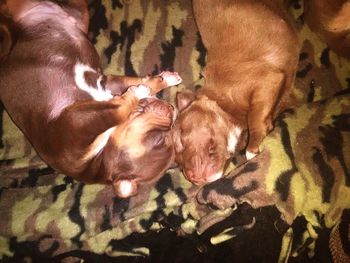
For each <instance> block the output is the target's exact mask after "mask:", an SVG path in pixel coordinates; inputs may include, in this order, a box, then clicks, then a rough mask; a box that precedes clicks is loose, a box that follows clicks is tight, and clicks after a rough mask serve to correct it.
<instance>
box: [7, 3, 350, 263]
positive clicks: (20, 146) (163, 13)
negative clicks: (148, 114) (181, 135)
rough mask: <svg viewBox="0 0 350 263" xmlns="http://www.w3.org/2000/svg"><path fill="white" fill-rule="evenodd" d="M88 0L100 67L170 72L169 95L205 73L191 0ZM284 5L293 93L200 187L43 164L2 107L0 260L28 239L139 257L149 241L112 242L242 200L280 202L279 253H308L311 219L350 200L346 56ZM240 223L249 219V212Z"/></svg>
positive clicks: (334, 218) (207, 219)
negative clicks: (252, 148)
mask: <svg viewBox="0 0 350 263" xmlns="http://www.w3.org/2000/svg"><path fill="white" fill-rule="evenodd" d="M89 8H90V13H91V25H90V35H89V37H90V39H91V40H92V41H93V43H94V44H95V46H96V49H97V51H98V53H99V54H100V56H101V63H102V66H103V68H104V69H105V72H106V73H107V74H121V75H124V74H125V75H145V74H149V73H158V72H160V71H161V70H174V71H177V72H179V74H180V75H181V76H182V78H183V83H182V84H181V85H179V86H178V87H172V88H170V89H168V90H166V91H164V92H163V94H162V97H163V98H164V99H166V100H168V101H170V102H172V103H173V101H174V95H175V94H176V92H177V91H179V90H183V89H186V88H189V89H192V88H193V87H194V86H195V85H196V84H197V83H201V81H202V80H201V79H200V71H201V68H202V67H203V66H204V65H205V49H204V47H203V45H202V43H201V40H200V37H199V34H198V33H197V29H196V26H195V23H194V21H193V14H192V9H191V2H190V1H188V0H177V1H172V0H170V1H161V0H147V1H141V0H129V1H126V0H124V1H118V0H116V1H112V0H96V1H90V4H89ZM290 10H291V12H292V14H293V16H294V18H295V21H296V23H297V26H298V29H299V36H300V41H302V43H303V47H302V51H301V54H300V63H299V68H298V72H297V78H296V83H295V90H296V96H297V98H298V99H299V101H300V104H298V106H297V107H296V108H294V109H292V110H290V111H288V112H286V113H285V114H283V116H281V117H280V118H279V119H278V120H277V121H276V128H275V129H274V131H273V132H272V133H271V134H270V135H269V136H268V137H267V138H266V139H265V140H264V142H263V145H262V152H261V153H260V154H259V155H258V156H257V157H256V158H254V159H252V160H250V161H249V162H247V163H245V164H244V165H241V166H239V167H238V168H236V169H233V167H234V165H233V164H232V172H231V173H230V174H229V175H228V176H227V177H225V178H222V179H220V180H218V181H216V182H214V183H211V184H208V185H206V186H204V187H202V188H198V187H195V186H192V185H191V184H190V183H189V182H187V181H186V180H185V179H184V177H183V176H182V174H181V172H180V171H179V170H178V169H172V170H169V171H168V172H167V173H166V174H165V175H164V177H162V178H161V179H160V181H159V182H157V183H156V185H155V186H154V187H152V188H148V187H147V188H146V187H144V188H142V187H141V189H140V193H139V195H138V196H136V197H133V198H130V199H126V200H121V199H118V198H115V197H114V195H113V190H112V188H111V187H110V186H104V185H84V184H81V183H79V182H76V181H74V180H72V179H70V178H68V177H66V176H64V175H63V174H59V173H57V172H55V171H53V170H52V169H51V168H49V167H47V166H46V165H45V164H44V163H43V162H42V161H41V160H40V158H39V157H38V156H37V155H36V154H35V151H34V150H33V148H32V147H31V145H30V144H29V143H28V141H27V140H26V139H25V138H24V137H23V135H22V134H21V132H20V131H19V130H18V129H17V128H16V126H15V125H14V124H13V123H12V122H11V120H10V118H9V117H8V115H7V114H6V112H5V111H4V109H3V108H1V119H0V121H1V126H0V135H1V138H0V159H1V162H0V172H1V178H0V260H1V259H9V258H11V257H13V256H14V255H16V249H17V248H18V247H19V246H24V244H29V243H30V244H31V245H32V246H35V248H36V249H37V251H38V253H42V255H43V256H44V257H48V258H49V257H54V256H58V255H62V254H63V253H66V252H69V251H77V250H79V251H89V252H92V253H95V254H98V255H102V254H103V255H108V256H110V257H116V256H122V255H127V256H147V255H149V254H150V253H152V251H150V248H149V247H147V246H134V247H129V248H127V249H124V248H123V249H122V248H120V247H117V246H114V245H113V241H115V240H123V239H124V238H126V237H128V236H129V235H130V234H131V233H144V232H147V231H149V230H150V231H154V232H157V231H160V230H162V229H164V228H172V227H170V226H168V225H166V224H164V218H167V217H170V216H176V217H177V218H180V219H181V220H180V223H179V224H178V225H177V227H176V228H175V227H174V228H172V230H176V231H178V232H179V233H180V232H181V233H182V235H191V234H193V233H196V234H199V235H201V234H203V233H205V232H206V230H207V229H209V228H210V227H212V226H214V225H217V224H220V222H221V221H224V220H225V219H227V218H229V217H231V216H232V215H234V214H235V212H236V211H237V209H238V208H239V207H240V206H241V205H242V204H244V203H248V204H249V205H250V206H252V207H253V208H254V209H260V208H263V207H267V206H274V207H276V208H277V209H278V211H279V213H280V216H281V220H283V221H284V222H285V224H286V225H287V227H286V228H285V231H284V232H283V233H282V235H281V242H280V247H279V248H278V250H279V255H278V260H279V261H280V262H286V261H287V260H288V259H289V258H290V257H291V256H293V257H297V256H298V254H299V252H300V251H301V248H306V249H307V251H308V256H309V257H310V258H312V256H313V254H314V248H315V242H316V240H317V239H318V229H330V230H331V229H332V228H333V227H334V226H337V225H338V224H339V223H340V221H341V218H342V215H343V211H345V210H347V209H350V62H349V61H347V60H345V59H344V58H341V57H339V56H337V55H336V54H335V53H333V52H332V51H331V50H329V48H327V45H326V44H325V43H323V42H321V41H320V40H319V38H318V37H317V36H316V35H315V34H314V33H313V32H311V31H310V29H309V28H308V27H307V25H305V24H304V23H303V20H302V13H303V10H302V3H301V2H298V1H293V4H292V6H291V7H290ZM233 52H234V51H233ZM300 217H303V218H304V220H305V221H306V227H305V229H304V233H303V234H302V238H298V240H295V238H294V236H295V235H294V234H295V228H294V226H293V223H294V222H295V220H296V219H297V218H300ZM243 228H244V229H250V228H254V219H253V221H252V223H251V224H247V225H246V226H244V227H243ZM234 230H235V228H234V227H228V228H225V229H223V230H222V231H221V233H219V234H218V235H215V236H212V237H211V239H210V241H211V243H212V244H218V243H222V242H225V241H227V240H230V239H232V238H234V237H235V236H236V232H235V231H234ZM244 234H245V233H244V231H243V232H242V233H241V235H244ZM28 242H29V243H28Z"/></svg>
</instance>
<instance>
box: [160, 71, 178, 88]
mask: <svg viewBox="0 0 350 263" xmlns="http://www.w3.org/2000/svg"><path fill="white" fill-rule="evenodd" d="M159 76H160V77H162V78H163V80H164V81H165V83H166V84H167V86H168V87H170V86H176V85H179V84H180V83H181V82H182V78H181V77H180V75H179V74H178V73H177V72H170V71H163V72H162V73H160V74H159Z"/></svg>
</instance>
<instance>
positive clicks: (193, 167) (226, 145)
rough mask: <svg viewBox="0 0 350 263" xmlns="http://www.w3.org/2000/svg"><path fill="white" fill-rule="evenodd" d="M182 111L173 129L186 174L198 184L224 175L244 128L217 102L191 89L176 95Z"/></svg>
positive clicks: (177, 154)
mask: <svg viewBox="0 0 350 263" xmlns="http://www.w3.org/2000/svg"><path fill="white" fill-rule="evenodd" d="M176 103H177V107H178V109H179V111H180V114H179V116H178V118H177V120H176V121H175V124H174V128H173V133H172V135H173V140H174V146H175V153H176V162H177V163H178V164H179V165H180V166H181V168H182V170H183V172H184V175H185V177H186V178H187V179H188V180H189V181H190V182H192V183H194V184H196V185H201V184H205V183H208V182H212V181H215V180H217V179H219V178H220V177H222V176H223V173H224V171H225V168H226V165H227V164H228V160H229V159H230V157H231V154H232V153H233V152H235V150H236V145H237V141H238V138H239V136H240V130H239V129H237V128H235V127H233V125H232V124H231V121H230V118H229V115H228V114H227V113H225V112H224V111H223V110H222V109H221V108H220V107H219V106H218V105H217V103H216V102H215V101H212V100H209V99H208V98H207V97H205V96H201V97H198V98H195V95H194V94H193V93H191V92H183V93H178V94H177V97H176Z"/></svg>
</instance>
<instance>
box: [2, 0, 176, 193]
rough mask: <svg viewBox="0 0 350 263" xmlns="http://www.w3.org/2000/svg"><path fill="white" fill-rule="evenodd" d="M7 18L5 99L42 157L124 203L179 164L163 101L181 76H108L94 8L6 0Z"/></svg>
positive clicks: (170, 114)
mask: <svg viewBox="0 0 350 263" xmlns="http://www.w3.org/2000/svg"><path fill="white" fill-rule="evenodd" d="M61 2H62V1H61ZM0 10H1V19H0V22H1V26H0V28H1V31H0V33H2V35H3V42H4V43H5V45H4V48H2V49H1V51H2V56H1V58H0V89H1V93H0V96H1V97H0V98H1V101H2V102H3V104H4V106H5V109H6V111H7V112H8V113H9V115H10V116H11V118H12V120H13V121H14V123H15V124H16V125H17V126H18V127H19V128H20V129H21V130H22V132H23V133H24V134H25V136H26V137H27V138H28V140H29V141H30V142H31V144H32V145H33V147H34V148H35V150H36V151H37V152H38V154H39V155H40V157H41V158H42V159H43V160H44V161H45V162H46V163H47V164H49V165H50V166H52V167H54V168H56V169H58V170H60V171H61V172H63V173H65V174H67V175H69V176H72V177H73V178H75V179H77V180H79V181H82V182H86V183H103V184H113V186H114V188H115V191H116V194H117V195H118V196H120V197H128V196H131V195H134V194H135V193H136V191H137V185H138V184H139V183H147V182H151V181H153V180H156V179H157V178H159V177H160V176H161V175H162V173H163V172H164V171H165V170H166V169H167V168H168V166H169V165H170V163H171V162H172V160H173V158H174V157H173V155H174V151H173V145H172V139H171V135H170V131H169V130H170V127H171V126H172V123H173V120H174V116H173V115H174V109H173V108H172V106H170V105H169V104H168V103H166V102H164V101H160V100H158V99H156V98H155V97H153V95H154V94H155V93H157V92H158V91H160V90H162V89H164V88H166V87H168V86H172V85H176V84H179V83H180V82H181V78H180V77H179V76H178V74H177V73H171V72H164V73H162V74H160V75H158V76H154V77H145V78H140V77H122V76H105V75H103V73H102V70H101V68H100V64H99V57H98V54H97V52H96V50H95V48H94V46H93V45H92V44H91V43H90V42H89V41H88V38H87V36H86V33H87V29H88V20H89V19H88V13H87V3H86V1H81V0H71V1H65V3H64V4H62V3H60V4H58V3H55V2H51V1H39V0H38V1H34V0H2V1H1V2H0ZM130 86H132V87H131V88H129V89H128V87H130ZM127 89H128V90H127ZM126 90H127V91H126ZM125 91H126V92H125ZM122 93H124V94H123V95H122V96H121V94H122Z"/></svg>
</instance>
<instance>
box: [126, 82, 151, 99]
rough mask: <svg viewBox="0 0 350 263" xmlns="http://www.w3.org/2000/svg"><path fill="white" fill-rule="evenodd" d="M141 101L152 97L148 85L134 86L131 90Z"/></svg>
mask: <svg viewBox="0 0 350 263" xmlns="http://www.w3.org/2000/svg"><path fill="white" fill-rule="evenodd" d="M129 89H130V90H131V91H132V92H133V93H134V95H135V97H136V98H138V99H139V100H141V99H144V98H149V97H151V89H150V88H149V87H148V86H146V85H142V84H140V85H138V86H132V87H130V88H129Z"/></svg>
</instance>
